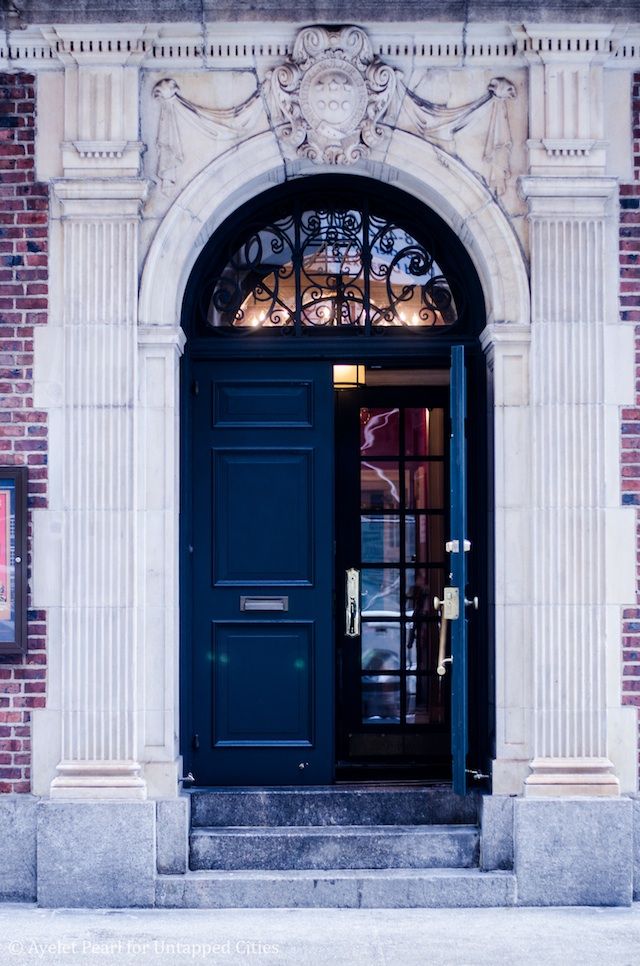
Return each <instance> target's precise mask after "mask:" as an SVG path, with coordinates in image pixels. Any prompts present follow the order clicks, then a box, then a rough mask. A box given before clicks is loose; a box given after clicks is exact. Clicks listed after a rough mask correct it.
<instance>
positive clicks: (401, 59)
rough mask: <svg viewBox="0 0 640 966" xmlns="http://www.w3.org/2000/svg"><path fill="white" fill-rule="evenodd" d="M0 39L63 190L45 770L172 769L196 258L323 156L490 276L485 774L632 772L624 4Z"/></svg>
mask: <svg viewBox="0 0 640 966" xmlns="http://www.w3.org/2000/svg"><path fill="white" fill-rule="evenodd" d="M0 58H1V60H0V69H2V70H3V71H4V72H5V73H6V74H7V75H11V76H14V75H15V77H16V78H18V77H22V76H24V73H25V72H27V73H29V74H32V75H33V77H34V78H35V85H36V101H37V117H38V122H37V140H36V145H35V177H36V179H37V182H38V183H40V184H43V185H48V186H49V193H50V208H49V238H48V242H49V309H48V324H47V325H46V326H35V327H34V353H35V359H34V367H33V407H34V410H35V411H37V412H42V413H46V418H47V425H48V468H49V469H48V472H49V480H48V503H47V505H46V506H41V505H37V504H34V505H33V509H32V521H33V542H32V572H31V588H30V592H31V598H30V599H31V607H32V608H33V613H34V615H36V616H37V615H40V614H44V613H46V615H47V628H48V640H47V649H48V670H47V699H46V707H42V708H39V707H38V708H35V709H34V710H33V712H32V716H33V720H32V729H33V761H32V777H31V781H32V791H33V792H34V793H35V794H36V795H38V796H44V797H47V796H52V797H55V798H63V799H68V798H83V797H88V798H96V797H101V798H105V799H111V798H133V799H136V798H145V797H151V798H171V797H175V795H176V794H177V792H178V788H179V785H178V780H179V779H180V778H181V776H182V765H181V758H180V735H179V686H178V665H179V647H180V639H179V573H178V559H179V553H178V509H179V420H178V399H179V358H180V354H181V352H182V350H183V348H184V341H185V339H184V333H183V331H182V328H181V306H182V298H183V294H184V290H185V285H186V282H187V279H188V276H189V273H190V270H191V268H192V267H193V265H194V262H195V260H196V258H197V256H198V254H199V252H200V251H201V250H202V248H203V246H204V245H205V243H206V242H207V240H208V239H209V238H210V237H211V235H212V234H213V232H214V231H215V229H216V227H217V226H218V225H220V224H221V222H222V221H223V220H224V219H225V218H226V217H227V216H228V215H230V214H231V213H232V212H233V211H234V210H235V209H236V208H238V207H239V206H240V205H241V204H243V203H244V202H246V201H248V200H249V199H251V198H254V197H257V196H258V195H259V194H260V193H261V192H262V191H264V190H265V189H266V188H268V187H270V186H272V185H274V184H277V183H281V182H283V181H285V180H288V179H292V178H302V177H304V176H306V175H311V174H314V173H320V172H322V173H327V174H330V173H332V172H335V171H338V170H339V171H340V172H341V173H350V174H352V175H353V177H354V178H357V177H361V176H368V177H373V178H376V179H379V180H380V181H383V182H393V183H395V184H397V185H398V186H399V187H401V188H403V189H404V190H405V191H406V192H408V193H409V194H410V195H412V196H413V197H415V198H416V199H418V200H419V201H421V202H423V203H425V204H426V205H428V206H429V207H430V208H432V209H433V210H435V211H436V212H437V213H438V214H439V215H440V216H441V217H442V218H444V219H445V221H446V222H447V223H448V224H449V225H450V226H451V227H452V228H453V229H454V230H455V231H456V233H457V234H458V235H459V237H460V238H461V240H462V241H463V243H464V245H465V246H466V248H467V250H468V252H469V254H470V256H471V259H472V261H473V263H474V265H475V267H476V270H477V272H478V276H479V278H480V281H481V284H482V287H483V290H484V295H485V303H486V317H487V325H486V329H485V331H484V332H483V333H482V345H483V348H484V351H485V354H486V359H487V373H488V378H489V381H490V385H491V399H492V403H491V413H490V418H491V422H492V436H493V439H494V454H493V490H494V507H493V520H492V527H493V539H494V543H495V561H496V567H495V581H494V587H493V594H492V597H493V599H492V601H491V602H490V603H491V606H492V607H493V608H494V614H495V620H494V624H495V708H496V749H495V759H494V762H493V771H492V781H493V791H494V793H495V794H515V795H523V794H526V795H531V794H533V795H545V796H547V795H551V796H557V795H566V794H587V795H618V794H619V793H620V792H621V791H622V792H625V793H626V792H632V791H635V790H636V788H637V758H638V750H637V748H638V728H637V711H636V709H635V707H633V706H630V705H629V704H628V703H627V701H626V700H625V701H623V685H622V677H623V676H622V657H623V655H622V647H621V637H622V631H621V627H622V624H621V621H622V614H623V610H625V609H626V611H625V613H626V614H627V618H626V619H627V621H629V619H630V618H631V617H632V616H633V614H632V611H631V609H632V608H635V607H637V598H636V593H637V587H636V566H637V561H636V552H637V550H636V525H635V515H634V514H635V510H634V507H633V505H632V504H631V503H630V501H625V503H623V502H622V500H621V489H620V478H621V477H620V465H621V433H620V423H621V415H622V411H623V410H627V409H629V408H631V407H633V406H634V405H635V402H636V389H635V379H636V370H635V359H634V352H635V348H634V328H633V320H627V319H624V318H621V315H620V304H619V297H620V289H619V267H618V231H619V184H620V183H621V182H623V183H625V184H633V183H634V182H635V181H637V177H638V169H637V167H636V168H635V169H634V167H633V145H634V137H635V139H636V141H637V130H636V131H635V132H634V128H633V126H632V85H633V82H634V80H633V79H634V72H637V71H638V70H639V69H640V28H638V27H636V26H628V27H624V28H623V27H620V26H619V25H611V24H605V23H599V24H581V23H573V24H570V23H553V24H549V23H545V24H535V23H533V24H526V23H525V25H524V26H523V25H522V24H513V23H498V22H495V23H485V22H477V23H471V24H467V25H465V26H464V27H462V26H461V25H460V24H459V23H454V22H452V23H442V22H441V23H415V22H413V23H408V22H404V23H398V24H394V23H385V24H380V23H375V22H370V23H369V22H365V23H361V24H357V25H355V26H354V25H346V26H344V27H340V26H336V27H331V28H328V27H325V26H318V25H311V26H309V27H303V26H296V25H293V24H289V23H281V24H274V23H266V22H265V23H257V24H252V25H251V28H250V29H248V27H247V24H233V23H224V24H222V23H218V24H215V25H212V24H205V25H204V26H203V25H202V24H196V23H171V22H167V23H163V24H154V23H144V24H140V23H136V24H130V23H122V22H120V23H113V24H108V23H101V24H69V23H66V24H60V25H41V26H38V25H35V24H34V25H26V26H24V27H23V28H22V29H20V30H13V29H12V30H10V31H9V32H8V33H7V34H6V37H5V41H4V46H2V49H1V50H0ZM635 123H636V126H637V120H636V122H635ZM4 143H6V142H4ZM0 157H2V150H1V149H0ZM3 197H4V196H3ZM26 308H27V309H28V306H27V307H26ZM34 311H35V309H34ZM21 324H23V323H21ZM24 324H25V325H26V326H28V325H29V320H28V319H25V320H24ZM16 378H17V377H16ZM1 435H2V434H1V433H0V436H1ZM34 619H35V617H34ZM632 629H633V628H632ZM628 633H629V625H628V624H627V634H628ZM4 666H5V665H2V664H0V670H2V668H3V667H4ZM0 678H2V681H1V682H0V683H4V680H7V679H6V678H5V677H3V676H2V675H0ZM625 690H626V689H625ZM2 767H3V766H2V765H1V764H0V774H1V768H2Z"/></svg>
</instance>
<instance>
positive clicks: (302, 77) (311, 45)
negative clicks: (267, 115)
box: [266, 27, 397, 164]
mask: <svg viewBox="0 0 640 966" xmlns="http://www.w3.org/2000/svg"><path fill="white" fill-rule="evenodd" d="M396 88H397V79H396V71H395V70H394V68H393V67H390V66H389V65H387V64H384V63H383V62H382V61H380V60H379V59H378V58H377V57H376V56H375V55H374V53H373V50H372V48H371V43H370V41H369V38H368V37H367V35H366V33H365V32H364V30H361V29H360V28H359V27H343V28H342V29H340V30H328V29H326V28H325V27H308V28H306V29H304V30H301V31H300V33H299V34H298V36H297V38H296V42H295V44H294V48H293V52H292V54H291V56H290V57H289V59H288V60H287V61H286V63H284V64H282V65H281V66H279V67H276V68H275V69H274V70H272V71H271V72H270V74H269V75H268V77H267V85H266V89H267V96H268V98H269V101H270V107H271V112H272V115H273V118H274V121H275V123H276V126H277V132H278V135H279V137H280V140H281V142H282V144H283V145H284V146H285V147H287V148H288V149H289V151H290V153H291V154H292V156H294V157H300V158H308V159H309V160H311V161H314V162H316V163H318V164H321V163H325V164H352V163H353V162H354V161H357V160H358V159H359V158H363V157H366V156H367V155H368V154H369V152H370V150H371V148H373V147H375V146H376V145H377V144H378V143H379V142H380V141H382V140H383V138H384V137H385V127H384V126H383V124H382V121H383V118H384V116H385V114H386V113H387V111H388V109H389V106H390V104H391V102H392V100H393V98H394V95H395V93H396Z"/></svg>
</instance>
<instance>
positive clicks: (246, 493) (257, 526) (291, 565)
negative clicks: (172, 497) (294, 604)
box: [213, 448, 314, 586]
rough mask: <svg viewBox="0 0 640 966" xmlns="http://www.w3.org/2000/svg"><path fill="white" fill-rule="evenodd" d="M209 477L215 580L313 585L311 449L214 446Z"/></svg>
mask: <svg viewBox="0 0 640 966" xmlns="http://www.w3.org/2000/svg"><path fill="white" fill-rule="evenodd" d="M213 477H214V481H213V499H214V502H215V507H214V520H215V531H216V532H215V534H214V541H213V545H214V583H216V584H222V583H243V584H246V585H247V586H249V585H255V584H286V583H291V582H294V581H297V582H300V583H308V584H311V582H312V580H313V558H312V548H313V544H314V521H313V485H312V480H313V452H312V451H311V450H306V451H297V452H296V451H291V450H278V449H276V448H273V449H268V450H234V451H225V450H218V449H215V448H214V450H213ZM285 506H286V512H283V510H284V507H285Z"/></svg>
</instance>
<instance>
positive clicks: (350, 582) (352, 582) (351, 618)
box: [345, 567, 360, 637]
mask: <svg viewBox="0 0 640 966" xmlns="http://www.w3.org/2000/svg"><path fill="white" fill-rule="evenodd" d="M345 634H346V636H347V637H359V636H360V571H359V570H355V569H354V568H353V567H350V568H349V570H347V573H346V612H345Z"/></svg>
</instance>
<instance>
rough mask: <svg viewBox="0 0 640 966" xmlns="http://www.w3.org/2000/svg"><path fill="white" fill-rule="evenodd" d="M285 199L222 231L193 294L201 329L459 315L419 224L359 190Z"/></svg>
mask: <svg viewBox="0 0 640 966" xmlns="http://www.w3.org/2000/svg"><path fill="white" fill-rule="evenodd" d="M311 200H312V201H313V200H314V199H311ZM292 201H293V203H292V204H290V206H289V208H288V211H286V212H285V213H284V214H282V208H281V209H280V212H278V213H276V214H275V215H274V214H273V213H271V216H270V217H269V216H268V215H265V217H264V218H262V219H260V218H257V217H254V218H253V219H251V220H249V221H245V222H244V225H243V226H242V227H238V229H237V230H236V231H235V232H232V233H231V232H230V233H229V234H228V235H227V240H226V242H225V246H224V250H223V251H222V252H220V251H219V252H218V257H217V258H216V261H215V265H214V266H211V267H210V270H209V272H208V273H207V274H208V278H207V282H206V284H205V285H204V286H203V288H202V289H201V291H200V314H201V318H202V319H203V321H204V322H205V326H206V328H208V329H209V331H211V330H214V331H218V332H222V331H230V330H234V329H236V330H243V331H245V332H248V331H251V330H258V331H260V330H262V331H266V330H268V331H273V330H276V329H283V330H287V331H289V332H292V333H296V332H298V333H304V332H310V331H312V330H315V331H320V330H329V331H333V332H336V330H338V329H342V330H345V329H346V330H351V331H367V332H369V331H382V330H389V329H395V330H396V331H397V330H400V329H405V330H411V329H420V328H422V329H424V328H425V327H426V328H431V329H433V330H436V331H442V330H443V329H446V328H448V327H450V326H452V325H454V324H455V323H457V322H458V321H459V319H460V317H461V313H462V310H463V305H462V304H461V303H462V302H463V301H464V299H463V297H462V296H461V289H460V287H459V286H458V287H456V286H455V285H453V284H450V275H449V272H448V273H447V275H445V272H444V271H443V269H442V267H441V265H440V264H439V262H438V261H437V260H436V257H435V255H434V253H433V251H434V247H433V246H432V245H431V244H430V242H429V240H428V239H427V238H425V234H426V232H425V231H421V230H419V226H418V230H416V228H415V227H413V226H412V227H408V226H407V225H406V223H404V222H403V219H402V218H400V217H399V218H397V219H396V218H390V217H388V215H387V214H384V213H382V212H381V211H379V210H376V206H375V205H374V204H372V203H370V201H369V200H368V199H364V198H359V197H358V195H357V193H355V197H353V198H352V199H350V200H349V201H348V202H347V201H345V199H344V196H342V197H339V198H338V199H337V200H336V201H335V202H334V203H329V202H328V201H325V199H322V203H320V204H317V203H316V204H315V205H314V204H311V203H310V199H309V198H305V197H304V196H300V195H299V196H297V197H296V198H295V199H293V200H292ZM211 269H213V270H211Z"/></svg>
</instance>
